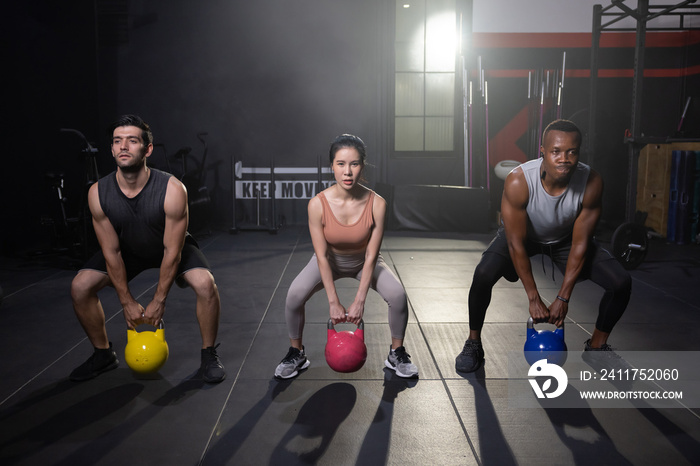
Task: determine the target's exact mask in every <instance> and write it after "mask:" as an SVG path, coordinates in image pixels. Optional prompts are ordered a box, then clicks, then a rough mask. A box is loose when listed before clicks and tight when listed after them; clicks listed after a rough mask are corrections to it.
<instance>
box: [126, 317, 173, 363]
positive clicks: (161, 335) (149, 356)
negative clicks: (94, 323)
mask: <svg viewBox="0 0 700 466" xmlns="http://www.w3.org/2000/svg"><path fill="white" fill-rule="evenodd" d="M126 335H127V343H126V348H125V349H124V359H125V360H126V363H127V365H128V366H129V367H130V368H131V370H132V371H134V372H136V373H139V374H150V373H152V372H156V371H158V370H159V369H160V368H161V367H163V365H165V362H166V361H167V360H168V355H169V354H170V351H169V349H168V342H166V341H165V330H164V329H163V321H162V320H161V321H160V325H159V326H158V328H157V329H156V331H155V332H153V331H151V330H144V331H142V332H137V331H136V330H134V329H128V330H127V331H126Z"/></svg>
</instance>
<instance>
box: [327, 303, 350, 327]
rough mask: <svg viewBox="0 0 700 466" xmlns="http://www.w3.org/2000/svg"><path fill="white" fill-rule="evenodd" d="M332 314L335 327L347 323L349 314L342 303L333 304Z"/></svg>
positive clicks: (331, 307) (331, 306)
mask: <svg viewBox="0 0 700 466" xmlns="http://www.w3.org/2000/svg"><path fill="white" fill-rule="evenodd" d="M330 314H331V320H332V321H333V325H335V324H339V323H341V322H347V318H348V315H347V312H346V311H345V308H344V307H343V305H342V304H340V303H333V304H331V305H330Z"/></svg>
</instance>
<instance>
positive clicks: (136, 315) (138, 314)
mask: <svg viewBox="0 0 700 466" xmlns="http://www.w3.org/2000/svg"><path fill="white" fill-rule="evenodd" d="M122 306H123V308H124V320H126V326H127V328H130V329H132V330H134V329H136V326H137V325H141V324H143V323H145V322H146V321H145V320H144V312H145V311H144V309H143V306H142V305H140V304H139V303H138V302H137V301H131V302H128V303H126V304H123V305H122Z"/></svg>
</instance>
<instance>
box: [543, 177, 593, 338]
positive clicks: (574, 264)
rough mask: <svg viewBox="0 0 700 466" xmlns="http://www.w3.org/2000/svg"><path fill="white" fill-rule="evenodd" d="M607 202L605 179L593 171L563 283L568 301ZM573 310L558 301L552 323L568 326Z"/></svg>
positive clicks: (561, 293)
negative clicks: (567, 317) (604, 204)
mask: <svg viewBox="0 0 700 466" xmlns="http://www.w3.org/2000/svg"><path fill="white" fill-rule="evenodd" d="M602 199H603V179H602V177H601V176H600V175H599V174H598V173H596V172H594V171H593V170H591V172H590V174H589V175H588V181H587V182H586V191H585V193H584V195H583V202H582V205H581V212H580V213H579V215H578V217H577V218H576V221H575V222H574V229H573V232H572V238H571V251H569V257H568V259H567V261H566V269H565V271H564V279H563V280H562V284H561V288H560V289H559V296H561V297H562V298H564V299H566V300H568V299H569V298H570V297H571V293H573V291H574V285H576V280H577V279H578V276H579V274H580V273H581V269H582V268H583V265H584V263H585V261H586V252H587V251H588V245H589V243H590V241H591V239H592V238H593V234H594V233H595V228H596V226H597V225H598V220H600V214H601V211H602ZM568 310H569V306H568V304H567V303H565V302H564V301H562V300H560V299H554V300H553V301H552V304H551V305H550V306H549V312H550V322H551V323H553V324H555V325H557V326H560V325H561V324H562V323H563V322H564V318H565V317H566V313H567V312H568Z"/></svg>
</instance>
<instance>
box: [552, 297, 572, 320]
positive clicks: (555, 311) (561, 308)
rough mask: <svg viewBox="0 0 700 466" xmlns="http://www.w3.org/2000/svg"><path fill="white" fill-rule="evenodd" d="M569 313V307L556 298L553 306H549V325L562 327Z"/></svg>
mask: <svg viewBox="0 0 700 466" xmlns="http://www.w3.org/2000/svg"><path fill="white" fill-rule="evenodd" d="M567 312H569V305H568V304H567V303H565V302H564V301H562V300H560V299H557V298H554V301H552V304H550V305H549V323H550V324H554V325H556V326H557V327H561V326H562V324H563V323H564V319H565V318H566V313H567Z"/></svg>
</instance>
